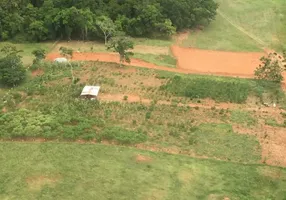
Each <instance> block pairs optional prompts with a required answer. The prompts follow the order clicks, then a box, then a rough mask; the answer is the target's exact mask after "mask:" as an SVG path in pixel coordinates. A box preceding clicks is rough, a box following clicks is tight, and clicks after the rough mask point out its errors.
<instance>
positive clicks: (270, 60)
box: [254, 53, 285, 82]
mask: <svg viewBox="0 0 286 200" xmlns="http://www.w3.org/2000/svg"><path fill="white" fill-rule="evenodd" d="M284 55H285V54H284ZM260 60H261V62H262V64H260V65H259V67H257V68H256V70H255V72H254V74H255V76H256V77H257V78H258V79H264V80H269V81H274V82H281V81H283V75H282V72H283V71H285V68H284V66H283V64H282V62H281V61H279V60H278V59H277V53H274V54H273V53H270V54H268V56H267V57H265V56H263V57H262V58H261V59H260Z"/></svg>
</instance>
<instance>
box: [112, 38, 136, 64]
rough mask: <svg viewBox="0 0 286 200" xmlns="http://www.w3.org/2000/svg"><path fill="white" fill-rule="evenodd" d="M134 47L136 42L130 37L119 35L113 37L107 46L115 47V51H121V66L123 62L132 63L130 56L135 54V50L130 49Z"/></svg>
mask: <svg viewBox="0 0 286 200" xmlns="http://www.w3.org/2000/svg"><path fill="white" fill-rule="evenodd" d="M133 48H134V42H133V41H132V40H131V38H130V37H126V36H117V37H114V38H112V39H111V41H110V43H109V44H108V46H107V49H113V50H114V51H115V52H117V53H119V58H120V59H119V62H120V66H122V63H124V62H127V63H130V61H131V60H130V57H131V56H132V55H133V52H131V51H128V50H130V49H133Z"/></svg>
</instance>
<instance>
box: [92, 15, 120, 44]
mask: <svg viewBox="0 0 286 200" xmlns="http://www.w3.org/2000/svg"><path fill="white" fill-rule="evenodd" d="M96 25H97V26H98V27H99V28H100V30H101V31H102V32H103V34H104V44H105V45H106V44H107V40H108V39H109V38H110V37H111V36H112V35H113V34H114V33H115V31H116V26H115V24H114V23H113V21H112V20H111V19H110V18H109V17H106V16H100V17H98V18H97V20H96Z"/></svg>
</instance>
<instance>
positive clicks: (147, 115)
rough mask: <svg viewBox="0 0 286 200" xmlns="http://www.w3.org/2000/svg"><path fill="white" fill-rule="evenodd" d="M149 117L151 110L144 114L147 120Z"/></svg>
mask: <svg viewBox="0 0 286 200" xmlns="http://www.w3.org/2000/svg"><path fill="white" fill-rule="evenodd" d="M150 118H151V112H150V111H148V112H147V113H146V115H145V119H146V120H148V119H150Z"/></svg>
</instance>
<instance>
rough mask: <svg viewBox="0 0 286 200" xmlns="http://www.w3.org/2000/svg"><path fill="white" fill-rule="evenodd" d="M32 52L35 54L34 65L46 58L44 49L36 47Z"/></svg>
mask: <svg viewBox="0 0 286 200" xmlns="http://www.w3.org/2000/svg"><path fill="white" fill-rule="evenodd" d="M32 54H33V55H34V56H35V59H34V60H33V64H34V65H35V64H39V63H40V62H41V61H42V60H44V59H45V58H46V51H45V50H44V49H36V50H34V51H33V52H32Z"/></svg>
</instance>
